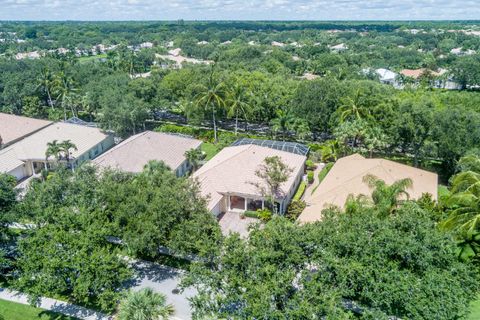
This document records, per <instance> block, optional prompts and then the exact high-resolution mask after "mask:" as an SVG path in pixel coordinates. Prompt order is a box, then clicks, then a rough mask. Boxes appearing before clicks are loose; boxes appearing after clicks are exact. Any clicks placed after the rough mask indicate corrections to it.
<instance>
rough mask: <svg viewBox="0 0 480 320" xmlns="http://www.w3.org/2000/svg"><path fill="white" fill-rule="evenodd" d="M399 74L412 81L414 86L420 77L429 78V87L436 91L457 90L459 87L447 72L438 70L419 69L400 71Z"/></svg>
mask: <svg viewBox="0 0 480 320" xmlns="http://www.w3.org/2000/svg"><path fill="white" fill-rule="evenodd" d="M400 74H401V75H403V76H404V77H406V78H410V79H412V80H414V82H415V85H418V82H419V80H420V78H421V77H423V76H429V77H431V78H432V79H431V81H430V87H432V88H437V89H448V90H459V89H461V85H460V84H459V83H457V82H455V80H454V78H453V76H451V75H448V70H446V69H438V70H437V71H433V70H429V69H425V68H420V69H403V70H402V71H400Z"/></svg>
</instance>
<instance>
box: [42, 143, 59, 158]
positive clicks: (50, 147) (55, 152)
mask: <svg viewBox="0 0 480 320" xmlns="http://www.w3.org/2000/svg"><path fill="white" fill-rule="evenodd" d="M61 151H62V149H61V147H60V145H59V144H58V140H53V141H52V142H48V143H47V150H46V151H45V161H48V158H50V157H51V156H53V157H54V158H55V159H56V160H57V161H58V160H59V159H60V154H61Z"/></svg>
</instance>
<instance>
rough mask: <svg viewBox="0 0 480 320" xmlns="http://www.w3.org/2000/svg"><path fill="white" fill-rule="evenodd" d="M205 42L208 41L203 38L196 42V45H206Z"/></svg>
mask: <svg viewBox="0 0 480 320" xmlns="http://www.w3.org/2000/svg"><path fill="white" fill-rule="evenodd" d="M207 44H208V41H205V40H203V41H199V42H197V45H199V46H204V45H207Z"/></svg>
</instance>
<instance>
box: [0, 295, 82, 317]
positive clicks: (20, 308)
mask: <svg viewBox="0 0 480 320" xmlns="http://www.w3.org/2000/svg"><path fill="white" fill-rule="evenodd" d="M2 317H3V318H2ZM0 319H5V320H39V319H40V320H76V319H77V318H72V317H68V316H64V315H62V314H59V313H55V312H51V311H46V310H43V309H39V308H34V307H32V306H28V305H24V304H20V303H15V302H10V301H6V300H1V299H0Z"/></svg>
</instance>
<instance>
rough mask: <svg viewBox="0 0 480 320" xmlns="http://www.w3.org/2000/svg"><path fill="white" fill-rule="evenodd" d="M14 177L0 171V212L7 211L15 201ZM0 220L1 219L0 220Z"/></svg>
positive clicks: (15, 181)
mask: <svg viewBox="0 0 480 320" xmlns="http://www.w3.org/2000/svg"><path fill="white" fill-rule="evenodd" d="M16 185H17V180H16V179H15V177H13V176H11V175H8V174H6V173H0V212H2V213H6V212H8V211H9V210H10V209H11V208H12V207H13V205H14V204H15V202H16V196H17V193H16V192H15V186H16ZM0 222H1V221H0Z"/></svg>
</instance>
